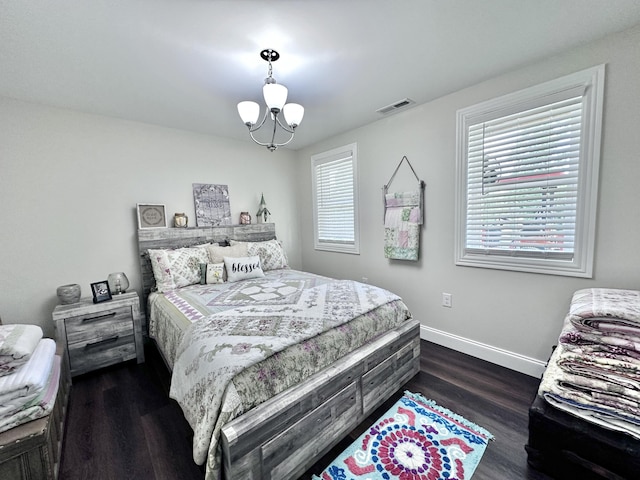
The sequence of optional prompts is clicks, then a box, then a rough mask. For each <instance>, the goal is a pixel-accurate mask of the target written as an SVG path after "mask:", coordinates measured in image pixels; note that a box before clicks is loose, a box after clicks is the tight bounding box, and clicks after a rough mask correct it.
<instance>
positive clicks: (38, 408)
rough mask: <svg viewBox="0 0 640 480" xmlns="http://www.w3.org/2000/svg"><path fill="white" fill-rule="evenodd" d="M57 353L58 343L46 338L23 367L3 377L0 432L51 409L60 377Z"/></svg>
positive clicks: (40, 342) (0, 386) (0, 390)
mask: <svg viewBox="0 0 640 480" xmlns="http://www.w3.org/2000/svg"><path fill="white" fill-rule="evenodd" d="M0 343H1V342H0ZM5 346H6V345H5ZM55 352H56V344H55V342H54V341H53V340H52V339H50V338H42V339H40V340H38V342H37V344H36V346H35V348H34V349H33V352H32V353H31V354H30V355H29V356H28V360H27V361H26V362H25V363H24V364H23V365H22V366H20V367H18V368H15V369H14V370H13V372H12V373H10V374H8V375H4V376H2V377H0V432H3V431H5V430H8V429H10V428H13V427H15V426H17V425H20V424H22V423H26V422H28V421H31V420H35V419H37V418H41V417H44V416H46V415H48V414H49V413H50V412H51V410H52V409H53V405H54V403H55V398H56V395H57V390H58V384H59V379H60V357H57V356H56V355H55Z"/></svg>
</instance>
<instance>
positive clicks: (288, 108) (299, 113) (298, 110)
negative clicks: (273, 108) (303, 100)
mask: <svg viewBox="0 0 640 480" xmlns="http://www.w3.org/2000/svg"><path fill="white" fill-rule="evenodd" d="M283 113H284V119H285V120H286V122H287V123H288V124H289V126H290V127H297V126H298V125H300V123H301V122H302V117H304V107H303V106H302V105H299V104H297V103H287V104H286V105H285V106H284V110H283Z"/></svg>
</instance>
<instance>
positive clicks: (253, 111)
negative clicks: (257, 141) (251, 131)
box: [238, 100, 260, 125]
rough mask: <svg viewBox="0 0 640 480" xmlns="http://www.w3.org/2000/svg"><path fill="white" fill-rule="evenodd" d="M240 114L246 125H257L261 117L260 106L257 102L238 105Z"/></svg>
mask: <svg viewBox="0 0 640 480" xmlns="http://www.w3.org/2000/svg"><path fill="white" fill-rule="evenodd" d="M238 114H239V115H240V118H241V119H242V122H243V123H244V124H245V125H255V124H256V123H258V117H259V116H260V105H258V104H257V103H256V102H251V101H248V100H247V101H244V102H240V103H239V104H238Z"/></svg>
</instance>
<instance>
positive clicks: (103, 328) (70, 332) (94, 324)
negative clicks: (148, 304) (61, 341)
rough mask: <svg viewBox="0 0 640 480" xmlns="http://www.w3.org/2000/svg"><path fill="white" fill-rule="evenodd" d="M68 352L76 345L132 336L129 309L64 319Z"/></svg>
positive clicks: (104, 311)
mask: <svg viewBox="0 0 640 480" xmlns="http://www.w3.org/2000/svg"><path fill="white" fill-rule="evenodd" d="M64 323H65V327H66V330H67V344H68V345H69V350H71V349H73V348H74V346H76V344H82V345H81V348H82V347H84V345H85V344H89V343H95V342H96V341H100V340H104V339H108V338H113V337H116V336H119V337H122V336H128V335H133V319H132V317H131V308H130V307H120V308H112V309H109V310H103V311H101V312H97V313H91V314H87V315H79V316H77V317H69V318H66V319H65V321H64Z"/></svg>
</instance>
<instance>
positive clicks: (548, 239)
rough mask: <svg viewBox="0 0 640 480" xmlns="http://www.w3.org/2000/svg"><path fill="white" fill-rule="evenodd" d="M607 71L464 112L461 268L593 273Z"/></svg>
mask: <svg viewBox="0 0 640 480" xmlns="http://www.w3.org/2000/svg"><path fill="white" fill-rule="evenodd" d="M603 90H604V65H601V66H598V67H594V68H592V69H588V70H584V71H582V72H578V73H576V74H573V75H568V76H567V77H563V78H560V79H557V80H553V81H551V82H547V83H545V84H542V85H538V86H536V87H531V88H529V89H527V90H523V91H520V92H516V93H514V94H511V95H506V96H504V97H500V98H497V99H494V100H490V101H488V102H484V103H482V104H479V105H475V106H472V107H468V108H466V109H463V110H460V111H458V153H457V163H458V165H457V176H458V183H457V187H458V190H457V195H456V218H457V221H456V264H458V265H468V266H478V267H486V268H500V269H507V270H518V271H528V272H537V273H551V274H558V275H571V276H582V277H590V276H591V272H592V265H593V252H594V243H595V242H594V238H595V214H596V198H597V182H598V166H599V150H600V132H601V122H602V97H603Z"/></svg>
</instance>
